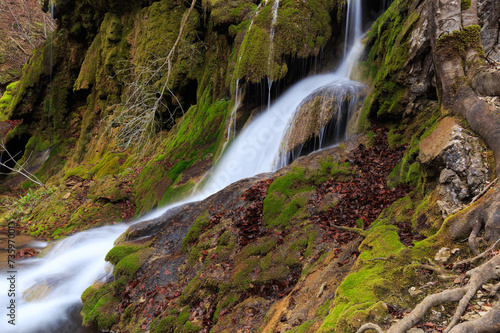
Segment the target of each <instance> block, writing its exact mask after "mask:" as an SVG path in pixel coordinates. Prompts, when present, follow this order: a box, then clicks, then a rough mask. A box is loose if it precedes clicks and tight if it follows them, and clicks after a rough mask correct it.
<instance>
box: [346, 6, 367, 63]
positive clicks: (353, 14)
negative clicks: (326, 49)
mask: <svg viewBox="0 0 500 333" xmlns="http://www.w3.org/2000/svg"><path fill="white" fill-rule="evenodd" d="M362 24H363V11H362V5H361V0H347V14H346V26H345V37H344V58H346V57H347V53H348V50H350V49H351V47H352V46H353V44H354V43H355V42H356V41H357V40H359V39H360V38H361V35H362V34H363V25H362Z"/></svg>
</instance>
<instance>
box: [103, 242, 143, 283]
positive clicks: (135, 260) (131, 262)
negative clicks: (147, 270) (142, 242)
mask: <svg viewBox="0 0 500 333" xmlns="http://www.w3.org/2000/svg"><path fill="white" fill-rule="evenodd" d="M129 250H131V249H130V248H129ZM123 252H126V251H125V250H124V251H123ZM151 252H152V249H151V248H147V247H146V248H143V249H141V250H138V251H136V252H133V253H130V254H128V255H126V256H124V257H123V258H122V259H120V261H118V263H117V264H116V266H115V268H114V269H113V276H114V277H115V279H118V278H119V277H121V276H125V277H126V278H132V277H133V276H134V275H135V273H137V271H138V270H139V269H140V268H141V267H142V265H143V264H144V262H145V261H146V260H147V259H148V258H149V256H150V255H151ZM115 254H118V253H116V252H113V253H112V256H110V259H113V260H114V259H118V256H114V255H115ZM120 254H124V253H120Z"/></svg>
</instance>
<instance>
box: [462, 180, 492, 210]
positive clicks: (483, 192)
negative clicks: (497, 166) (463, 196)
mask: <svg viewBox="0 0 500 333" xmlns="http://www.w3.org/2000/svg"><path fill="white" fill-rule="evenodd" d="M497 180H498V178H495V179H494V180H493V181H492V182H491V183H489V184H488V185H486V187H485V188H484V189H483V190H482V191H481V193H479V194H478V195H476V196H475V197H474V198H473V199H472V201H471V202H470V203H469V205H472V204H473V203H474V202H475V201H476V200H477V199H479V198H481V197H482V196H483V195H484V194H485V193H486V192H488V190H489V189H490V188H491V187H492V186H493V185H495V184H496V183H497Z"/></svg>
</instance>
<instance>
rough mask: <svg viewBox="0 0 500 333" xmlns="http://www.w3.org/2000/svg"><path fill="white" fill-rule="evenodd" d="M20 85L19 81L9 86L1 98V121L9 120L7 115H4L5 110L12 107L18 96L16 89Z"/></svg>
mask: <svg viewBox="0 0 500 333" xmlns="http://www.w3.org/2000/svg"><path fill="white" fill-rule="evenodd" d="M18 84H19V81H16V82H13V83H11V84H9V85H8V86H7V87H6V89H5V92H4V93H3V95H2V97H1V98H0V121H4V120H7V115H4V110H5V109H6V108H7V107H8V106H9V105H10V103H11V102H12V99H13V96H14V95H15V94H16V87H17V85H18Z"/></svg>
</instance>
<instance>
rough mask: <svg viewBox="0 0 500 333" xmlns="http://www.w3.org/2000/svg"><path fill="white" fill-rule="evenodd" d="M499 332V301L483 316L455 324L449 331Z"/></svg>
mask: <svg viewBox="0 0 500 333" xmlns="http://www.w3.org/2000/svg"><path fill="white" fill-rule="evenodd" d="M498 332H500V302H497V304H496V305H495V306H494V307H493V309H492V310H490V311H488V313H487V314H486V315H484V317H481V318H480V319H477V320H474V321H467V322H464V323H461V324H459V325H457V326H455V327H454V328H453V329H452V330H450V331H449V333H498Z"/></svg>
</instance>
